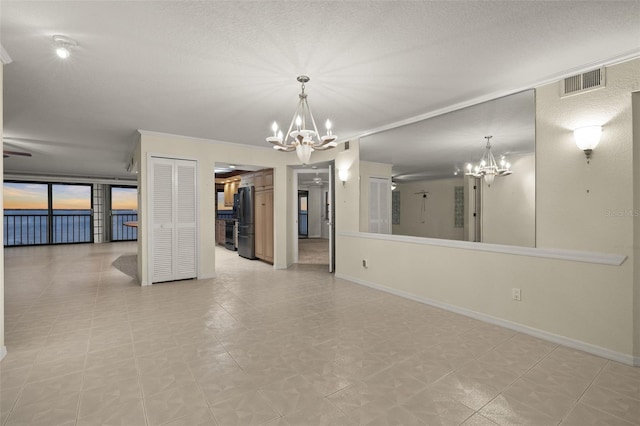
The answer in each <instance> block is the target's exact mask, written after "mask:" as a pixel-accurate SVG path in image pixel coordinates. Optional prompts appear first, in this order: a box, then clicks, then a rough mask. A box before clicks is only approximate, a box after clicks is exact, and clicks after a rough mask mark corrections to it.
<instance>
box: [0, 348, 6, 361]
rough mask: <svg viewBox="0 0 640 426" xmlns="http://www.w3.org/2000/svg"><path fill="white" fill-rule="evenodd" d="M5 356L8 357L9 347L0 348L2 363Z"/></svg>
mask: <svg viewBox="0 0 640 426" xmlns="http://www.w3.org/2000/svg"><path fill="white" fill-rule="evenodd" d="M5 356H7V347H6V346H0V361H2V360H3V359H4V357H5Z"/></svg>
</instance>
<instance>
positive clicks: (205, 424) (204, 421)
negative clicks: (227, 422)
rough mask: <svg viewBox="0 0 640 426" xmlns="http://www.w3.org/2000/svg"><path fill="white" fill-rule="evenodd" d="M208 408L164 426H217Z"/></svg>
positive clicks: (194, 411)
mask: <svg viewBox="0 0 640 426" xmlns="http://www.w3.org/2000/svg"><path fill="white" fill-rule="evenodd" d="M217 425H218V423H217V422H216V421H215V420H214V418H213V414H212V413H211V411H210V410H209V409H208V408H197V409H195V410H193V412H191V413H189V414H188V415H187V416H185V417H181V418H179V419H177V420H173V421H171V422H169V423H165V424H164V425H163V426H217Z"/></svg>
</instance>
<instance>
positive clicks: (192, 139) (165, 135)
mask: <svg viewBox="0 0 640 426" xmlns="http://www.w3.org/2000/svg"><path fill="white" fill-rule="evenodd" d="M138 133H140V134H141V135H142V136H155V137H160V138H179V139H185V140H188V141H189V142H199V143H215V144H222V145H227V146H233V147H236V148H238V147H245V148H252V149H257V150H268V151H269V152H273V148H271V147H269V146H258V145H249V144H244V143H237V142H227V141H220V140H216V139H206V138H197V137H194V136H184V135H175V134H172V133H162V132H153V131H150V130H142V129H138Z"/></svg>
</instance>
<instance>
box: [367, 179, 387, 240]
mask: <svg viewBox="0 0 640 426" xmlns="http://www.w3.org/2000/svg"><path fill="white" fill-rule="evenodd" d="M369 232H373V233H376V234H390V233H391V181H390V179H388V178H376V177H371V178H369Z"/></svg>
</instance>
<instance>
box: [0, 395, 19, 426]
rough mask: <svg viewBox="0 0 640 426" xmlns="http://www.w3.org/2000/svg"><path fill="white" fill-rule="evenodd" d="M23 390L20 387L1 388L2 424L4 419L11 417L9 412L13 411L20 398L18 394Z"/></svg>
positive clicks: (0, 415)
mask: <svg viewBox="0 0 640 426" xmlns="http://www.w3.org/2000/svg"><path fill="white" fill-rule="evenodd" d="M21 390H22V389H21V388H20V387H15V388H9V387H1V388H0V424H4V421H5V420H6V419H7V417H9V413H11V410H12V409H13V406H14V405H15V403H16V401H17V400H18V395H19V394H20V391H21Z"/></svg>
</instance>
